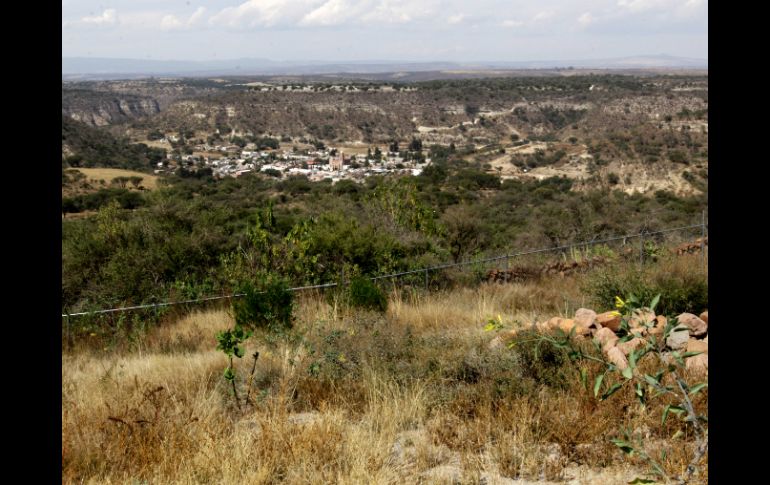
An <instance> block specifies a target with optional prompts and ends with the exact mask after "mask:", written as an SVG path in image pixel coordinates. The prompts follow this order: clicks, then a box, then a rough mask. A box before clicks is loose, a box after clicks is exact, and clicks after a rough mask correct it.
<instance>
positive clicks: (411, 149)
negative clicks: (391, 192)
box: [154, 135, 431, 182]
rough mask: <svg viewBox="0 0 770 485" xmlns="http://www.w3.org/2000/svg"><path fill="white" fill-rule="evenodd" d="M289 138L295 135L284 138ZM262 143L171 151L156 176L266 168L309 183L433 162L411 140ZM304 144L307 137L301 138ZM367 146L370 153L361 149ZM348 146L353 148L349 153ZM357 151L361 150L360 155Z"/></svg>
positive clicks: (410, 170)
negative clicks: (355, 143) (347, 143)
mask: <svg viewBox="0 0 770 485" xmlns="http://www.w3.org/2000/svg"><path fill="white" fill-rule="evenodd" d="M285 140H286V141H289V142H290V139H288V137H287V138H285ZM259 141H260V143H259V144H257V143H254V142H251V143H246V144H242V146H240V145H238V144H208V143H203V144H198V145H194V146H193V147H192V148H193V150H192V153H188V154H180V153H174V151H171V150H169V151H168V152H167V155H166V159H165V160H163V161H161V162H157V167H156V168H155V170H154V172H155V174H165V173H171V172H175V171H177V170H179V169H184V170H186V171H188V172H198V171H201V170H206V169H209V170H210V171H211V174H212V175H213V176H214V177H217V178H223V177H239V176H241V175H244V174H247V173H253V172H262V173H263V174H266V175H271V176H275V177H283V176H292V175H300V176H305V177H307V178H308V180H310V181H321V180H325V179H331V180H332V182H337V181H339V180H343V179H349V180H354V181H361V180H363V179H364V178H366V177H368V176H371V175H383V174H399V175H414V176H416V175H420V174H421V173H422V171H423V169H424V168H425V167H426V166H428V165H429V164H430V162H431V160H430V158H426V156H425V154H424V153H423V150H422V143H421V142H420V141H419V140H417V139H413V140H412V141H411V143H409V144H404V143H402V144H401V146H399V143H397V142H393V143H391V144H390V145H388V146H369V147H367V146H365V145H363V144H361V147H356V148H353V149H351V148H349V147H345V148H343V147H329V146H325V145H324V144H323V143H322V142H317V141H313V142H311V143H310V144H309V145H308V144H306V143H300V144H301V145H304V146H306V148H299V147H298V145H296V144H295V145H293V146H292V147H291V148H284V147H282V146H281V145H286V143H285V142H284V143H282V144H279V143H278V140H277V139H273V138H269V137H267V138H262V139H260V140H259ZM301 141H302V142H305V141H307V140H301ZM177 142H179V137H177V136H175V135H168V136H164V137H163V138H161V139H160V140H157V143H158V144H159V145H160V146H162V145H167V146H168V145H170V144H176V143H177ZM364 149H365V150H366V153H362V152H363V151H364ZM346 150H349V152H347V153H346ZM356 152H358V153H356Z"/></svg>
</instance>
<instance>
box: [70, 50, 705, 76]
mask: <svg viewBox="0 0 770 485" xmlns="http://www.w3.org/2000/svg"><path fill="white" fill-rule="evenodd" d="M568 68H575V69H657V68H667V69H708V60H707V59H691V58H684V57H674V56H669V55H665V54H660V55H645V56H634V57H620V58H610V59H593V60H570V61H517V62H499V61H491V62H474V63H462V62H405V61H345V62H333V61H332V62H329V61H273V60H269V59H231V60H221V61H219V60H215V61H178V60H168V61H161V60H151V59H111V58H101V57H62V79H65V80H76V79H120V78H139V77H147V76H185V77H208V76H244V75H312V74H335V73H360V74H373V73H384V72H397V71H400V72H421V71H487V70H507V69H516V70H519V69H568Z"/></svg>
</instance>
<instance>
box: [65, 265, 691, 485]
mask: <svg viewBox="0 0 770 485" xmlns="http://www.w3.org/2000/svg"><path fill="white" fill-rule="evenodd" d="M575 286H576V282H575V279H571V278H565V279H563V280H557V281H555V282H553V283H548V284H543V283H540V284H537V285H534V284H512V285H483V286H481V287H480V288H478V289H458V290H454V291H448V292H443V293H437V294H433V295H427V296H426V295H422V296H417V295H415V296H412V297H405V296H404V295H402V294H398V293H395V294H393V295H391V298H390V302H389V309H388V312H387V313H386V314H385V315H378V314H374V313H367V312H360V311H351V310H349V309H345V308H342V307H340V306H336V305H334V304H333V303H332V304H329V303H327V301H326V300H325V299H324V298H320V297H318V296H314V295H310V296H305V297H303V298H301V299H299V301H298V302H297V307H296V310H295V316H296V324H295V329H294V335H295V337H294V338H293V339H279V340H278V341H276V342H273V343H272V344H271V343H266V342H264V341H261V340H259V339H258V338H257V339H253V341H252V342H250V343H249V345H248V346H247V351H246V357H244V358H243V359H241V361H239V362H237V364H236V365H237V369H238V372H239V376H240V377H239V379H240V387H239V394H240V396H241V398H243V397H244V396H245V395H246V393H247V389H246V384H245V382H246V381H247V377H248V375H249V373H250V370H251V367H252V364H253V360H252V359H251V354H252V353H253V352H254V351H255V350H259V352H260V355H259V359H258V360H257V363H256V364H257V365H256V372H255V374H254V383H253V386H252V387H253V389H252V391H251V398H252V403H251V404H250V405H244V406H243V408H242V409H241V410H239V409H238V408H237V407H236V406H235V404H234V401H233V399H232V392H231V389H230V387H229V386H228V385H227V383H226V382H225V381H224V379H223V378H222V372H223V370H224V369H225V367H226V365H227V360H226V358H225V356H224V355H223V354H222V353H221V352H218V351H216V350H214V347H215V340H214V338H213V335H214V333H215V332H216V331H218V330H221V329H224V328H227V327H228V326H230V325H231V324H232V318H231V316H230V315H229V314H228V313H227V312H226V311H224V310H207V311H199V312H193V313H191V314H189V315H187V316H185V317H183V318H181V319H179V320H178V321H176V322H172V323H168V324H166V325H163V326H161V327H159V328H156V329H154V330H153V331H152V332H151V333H150V334H149V335H148V336H147V338H146V339H145V340H144V343H143V345H141V346H140V349H141V350H134V351H131V352H129V351H116V352H113V353H102V352H94V351H87V350H79V351H77V352H73V353H65V355H64V356H63V359H62V401H63V403H62V445H63V451H62V467H63V480H62V481H63V483H87V484H97V483H99V484H103V483H107V484H133V483H164V484H165V483H180V484H181V483H184V484H192V483H221V484H231V483H232V484H240V483H254V484H261V483H264V484H273V483H285V484H328V483H340V484H361V483H366V484H400V483H479V481H480V480H481V479H482V478H483V479H484V480H486V481H487V483H506V481H505V480H509V482H507V483H510V480H511V479H528V480H544V481H541V482H539V483H557V482H558V481H561V480H565V479H570V480H571V481H570V482H569V483H575V484H577V483H580V484H589V483H592V484H616V483H626V482H628V481H630V480H631V479H633V478H634V477H635V476H639V475H641V474H642V473H643V471H644V467H643V464H642V463H641V462H640V461H638V460H637V461H632V462H630V463H629V462H628V461H627V460H625V459H624V458H623V457H622V456H621V454H620V453H619V452H618V451H617V449H615V447H614V446H613V445H611V444H610V443H609V441H608V440H609V438H610V437H613V436H616V433H617V429H618V427H619V426H628V427H631V428H635V427H636V428H640V429H647V430H649V431H648V432H650V433H652V435H653V437H654V438H655V439H657V441H656V442H655V443H657V444H656V445H655V446H656V448H653V449H654V450H655V451H658V450H660V449H663V448H666V449H667V450H668V457H667V459H666V461H665V463H664V466H665V467H666V469H667V470H668V471H670V472H672V473H673V472H681V470H683V469H684V466H686V464H687V461H688V455H687V451H688V447H689V446H690V445H691V442H689V441H681V442H680V444H676V445H672V443H671V442H667V441H666V440H664V439H662V438H663V437H665V436H666V433H669V434H671V429H672V428H671V425H669V428H665V429H664V428H662V427H661V426H660V409H659V408H658V407H651V409H648V410H647V411H645V412H640V411H638V410H637V407H636V406H635V405H634V404H635V402H634V398H633V396H632V395H631V396H621V395H620V394H618V395H617V399H615V400H613V401H612V402H609V401H608V402H604V403H597V402H596V400H595V399H593V398H592V395H591V394H590V393H589V392H587V391H585V390H582V387H581V386H580V385H579V382H577V381H576V385H570V386H569V387H567V388H559V387H558V386H556V387H548V386H542V385H534V384H533V382H534V381H532V380H531V379H530V378H528V377H527V376H526V375H524V374H521V372H522V371H521V370H520V366H521V365H522V363H521V359H522V357H521V356H517V355H515V352H513V351H507V350H505V351H498V352H496V353H495V352H491V351H488V350H487V349H486V343H487V342H488V340H489V339H491V337H492V336H493V335H492V334H491V333H489V332H485V331H484V330H483V326H484V323H485V321H486V320H487V319H488V318H490V317H492V316H496V315H497V314H501V316H502V318H503V320H504V321H505V322H506V324H508V325H510V326H517V325H524V324H526V323H527V322H529V321H531V319H532V318H537V317H539V316H544V315H545V314H546V313H548V312H551V314H553V312H554V311H557V312H558V311H559V309H560V308H562V305H563V304H564V299H565V295H567V296H566V298H567V302H568V305H569V304H570V303H569V302H570V301H572V300H574V299H575V298H578V296H576V295H577V294H576V293H575V290H574V287H575ZM573 303H574V302H573ZM573 311H574V309H573ZM517 321H518V323H517ZM236 360H237V359H236ZM315 365H317V367H314V366H315ZM517 369H518V370H517ZM591 372H593V370H591ZM525 381H526V382H528V383H529V384H525V383H524V382H525ZM527 386H530V387H527ZM698 405H699V406H704V405H705V404H704V402H701V401H699V402H698ZM656 413H657V414H656ZM704 480H705V478H701V483H705V481H704ZM693 483H696V482H693Z"/></svg>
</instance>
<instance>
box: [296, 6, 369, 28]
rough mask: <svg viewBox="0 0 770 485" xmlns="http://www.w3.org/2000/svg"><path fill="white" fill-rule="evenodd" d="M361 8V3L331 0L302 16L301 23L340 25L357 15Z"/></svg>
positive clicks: (308, 24)
mask: <svg viewBox="0 0 770 485" xmlns="http://www.w3.org/2000/svg"><path fill="white" fill-rule="evenodd" d="M360 10H361V5H360V4H359V5H358V6H356V5H355V4H354V3H351V2H349V1H347V0H329V1H327V2H326V3H324V4H323V5H321V6H320V7H318V8H316V9H314V10H312V11H310V12H309V13H307V14H306V15H305V16H304V17H302V20H300V21H299V25H307V26H310V25H339V24H342V23H345V22H346V21H348V20H350V19H352V18H353V17H355V16H356V15H357V14H358V13H359V11H360Z"/></svg>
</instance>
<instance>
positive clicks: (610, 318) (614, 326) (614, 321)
mask: <svg viewBox="0 0 770 485" xmlns="http://www.w3.org/2000/svg"><path fill="white" fill-rule="evenodd" d="M596 323H598V324H599V325H601V326H602V328H609V329H610V330H612V331H613V332H617V331H618V330H620V313H619V312H614V311H613V312H604V313H600V314H598V315H596Z"/></svg>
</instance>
